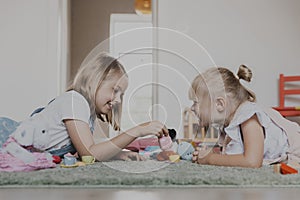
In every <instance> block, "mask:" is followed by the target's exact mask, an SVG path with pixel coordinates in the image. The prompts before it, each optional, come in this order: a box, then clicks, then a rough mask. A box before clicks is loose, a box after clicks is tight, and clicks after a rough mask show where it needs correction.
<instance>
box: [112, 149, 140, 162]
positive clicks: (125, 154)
mask: <svg viewBox="0 0 300 200" xmlns="http://www.w3.org/2000/svg"><path fill="white" fill-rule="evenodd" d="M114 158H115V159H118V160H125V161H131V160H136V161H144V160H146V159H145V158H144V157H143V156H141V155H139V154H138V153H136V152H133V151H121V152H120V153H119V154H117V155H116V156H115V157H114Z"/></svg>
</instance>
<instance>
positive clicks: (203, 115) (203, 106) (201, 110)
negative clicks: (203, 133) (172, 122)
mask: <svg viewBox="0 0 300 200" xmlns="http://www.w3.org/2000/svg"><path fill="white" fill-rule="evenodd" d="M191 100H192V101H193V105H192V107H191V110H192V111H193V112H194V113H195V115H196V116H197V117H198V119H199V124H200V126H208V125H209V124H210V117H211V106H210V102H209V100H205V99H199V98H193V99H191Z"/></svg>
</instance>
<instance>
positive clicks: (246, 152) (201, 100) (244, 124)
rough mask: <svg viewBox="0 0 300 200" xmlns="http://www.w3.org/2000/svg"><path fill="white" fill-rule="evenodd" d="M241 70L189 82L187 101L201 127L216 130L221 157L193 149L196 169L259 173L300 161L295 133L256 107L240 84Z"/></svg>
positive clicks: (216, 71) (245, 73) (244, 72)
mask: <svg viewBox="0 0 300 200" xmlns="http://www.w3.org/2000/svg"><path fill="white" fill-rule="evenodd" d="M251 78H252V71H251V70H250V69H249V68H248V67H247V66H245V65H241V66H240V67H239V70H238V73H237V75H235V74H234V73H233V72H231V71H230V70H228V69H227V68H223V67H218V68H210V69H208V70H207V71H205V72H204V73H202V74H199V75H198V76H197V77H195V79H194V80H193V82H192V85H191V88H190V90H189V98H190V99H191V100H192V101H193V105H192V107H191V109H192V111H194V113H195V114H196V116H197V117H198V119H199V124H200V126H202V127H206V128H207V127H209V126H212V125H213V126H214V127H218V129H219V141H218V143H219V145H220V146H221V148H222V151H221V153H214V152H213V151H211V150H209V149H207V148H206V147H202V148H200V147H198V148H197V149H196V151H195V152H194V153H193V162H195V163H198V164H209V165H221V166H239V167H252V168H258V167H261V166H262V165H263V164H271V163H276V162H283V161H289V162H297V163H299V162H300V150H299V149H300V128H299V125H298V124H297V123H294V122H291V121H289V120H286V119H285V118H283V117H282V116H281V115H280V114H279V113H278V112H277V111H275V110H273V109H266V108H262V107H260V106H259V105H258V104H257V103H256V97H255V94H254V93H253V92H252V91H250V90H249V89H247V88H245V87H244V86H243V85H242V84H241V83H240V80H241V79H242V80H245V81H248V82H250V81H251Z"/></svg>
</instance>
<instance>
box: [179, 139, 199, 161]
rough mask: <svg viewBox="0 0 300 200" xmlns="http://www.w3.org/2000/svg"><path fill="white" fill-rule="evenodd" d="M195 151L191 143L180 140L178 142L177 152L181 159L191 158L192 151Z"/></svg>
mask: <svg viewBox="0 0 300 200" xmlns="http://www.w3.org/2000/svg"><path fill="white" fill-rule="evenodd" d="M194 151H195V149H194V147H193V145H192V144H191V143H189V142H180V143H179V144H178V148H177V153H178V154H179V155H180V157H181V158H182V159H183V160H190V161H191V160H192V158H193V152H194Z"/></svg>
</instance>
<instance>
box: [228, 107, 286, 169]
mask: <svg viewBox="0 0 300 200" xmlns="http://www.w3.org/2000/svg"><path fill="white" fill-rule="evenodd" d="M253 115H256V116H257V118H258V121H259V123H260V124H261V125H262V126H263V127H264V129H265V140H264V161H267V162H268V163H269V162H272V161H275V160H277V161H278V160H282V159H286V157H287V154H286V153H287V151H288V148H289V144H288V138H287V135H286V133H285V132H284V131H283V129H282V128H280V127H279V126H277V125H276V124H275V123H274V122H273V121H272V120H271V119H270V118H269V117H268V115H267V114H266V113H265V112H264V111H263V110H262V109H261V108H260V107H259V106H258V105H257V104H256V103H252V102H248V101H247V102H245V103H243V104H241V105H240V107H239V108H238V109H237V111H236V113H235V115H234V117H233V119H232V120H231V122H230V124H229V125H228V126H227V127H226V128H225V129H224V131H225V132H226V134H227V135H228V136H229V137H230V138H231V141H230V142H229V143H228V144H227V146H226V147H225V153H226V154H242V153H243V152H244V144H243V141H242V137H241V130H240V126H239V125H240V124H242V123H243V122H245V121H247V120H248V119H249V118H251V117H252V116H253Z"/></svg>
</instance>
